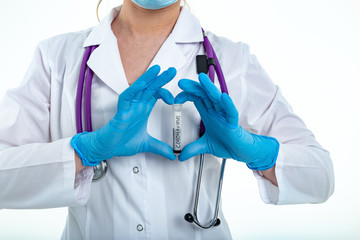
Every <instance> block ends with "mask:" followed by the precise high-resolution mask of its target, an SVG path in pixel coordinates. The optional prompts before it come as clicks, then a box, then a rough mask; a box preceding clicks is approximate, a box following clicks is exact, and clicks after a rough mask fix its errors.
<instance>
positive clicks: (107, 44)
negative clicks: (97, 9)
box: [83, 7, 129, 94]
mask: <svg viewBox="0 0 360 240" xmlns="http://www.w3.org/2000/svg"><path fill="white" fill-rule="evenodd" d="M120 8H121V7H117V8H114V9H113V10H112V11H111V12H110V13H109V14H108V15H107V16H106V17H105V18H104V20H102V21H101V22H100V24H99V25H98V26H96V27H95V28H94V29H93V30H92V32H91V33H90V34H89V36H88V37H87V39H86V40H85V42H84V45H83V47H87V46H93V45H99V47H98V48H97V49H95V50H94V52H93V53H92V54H91V56H90V58H89V60H88V62H87V65H88V66H89V67H90V68H91V70H93V71H94V73H95V74H96V75H97V76H98V77H99V78H100V79H101V80H102V81H103V82H104V83H105V84H106V85H108V86H109V87H110V88H111V89H113V90H114V91H115V92H116V93H117V94H120V93H121V92H122V91H124V90H125V89H126V88H127V87H129V84H128V82H127V79H126V75H125V72H124V69H123V66H122V63H121V58H120V54H119V48H118V45H117V39H116V37H115V35H114V34H113V32H112V30H111V23H112V21H113V20H114V18H115V17H116V16H117V15H118V13H119V11H120Z"/></svg>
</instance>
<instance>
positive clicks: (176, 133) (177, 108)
mask: <svg viewBox="0 0 360 240" xmlns="http://www.w3.org/2000/svg"><path fill="white" fill-rule="evenodd" d="M172 108H173V112H174V128H173V151H174V153H181V108H182V104H173V105H172Z"/></svg>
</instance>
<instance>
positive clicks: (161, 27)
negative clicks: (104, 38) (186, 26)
mask: <svg viewBox="0 0 360 240" xmlns="http://www.w3.org/2000/svg"><path fill="white" fill-rule="evenodd" d="M179 14H180V1H178V2H176V3H174V4H172V5H170V6H168V7H165V8H162V9H159V10H148V9H144V8H141V7H140V6H138V5H136V4H135V3H133V2H132V1H131V0H124V3H123V5H122V7H121V10H120V13H119V15H118V16H117V17H116V19H115V20H114V21H113V23H112V29H113V31H114V32H115V35H117V34H120V35H122V34H124V35H125V34H126V35H125V36H154V37H156V36H160V35H162V36H163V35H169V34H170V33H171V31H172V29H173V27H174V25H175V23H176V20H177V19H178V17H179ZM124 35H123V36H124Z"/></svg>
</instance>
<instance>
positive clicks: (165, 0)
mask: <svg viewBox="0 0 360 240" xmlns="http://www.w3.org/2000/svg"><path fill="white" fill-rule="evenodd" d="M132 1H133V2H134V3H136V4H137V5H139V6H140V7H142V8H146V9H152V10H156V9H161V8H164V7H167V6H170V5H171V4H173V3H176V2H177V1H178V0H132Z"/></svg>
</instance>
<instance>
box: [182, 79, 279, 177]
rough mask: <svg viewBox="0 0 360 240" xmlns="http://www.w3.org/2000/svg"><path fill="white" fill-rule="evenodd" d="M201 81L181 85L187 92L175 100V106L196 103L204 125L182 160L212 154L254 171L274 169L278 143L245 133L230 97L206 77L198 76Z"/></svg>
mask: <svg viewBox="0 0 360 240" xmlns="http://www.w3.org/2000/svg"><path fill="white" fill-rule="evenodd" d="M199 81H200V83H198V82H195V81H192V80H188V79H182V80H180V81H179V87H180V88H181V89H182V90H184V91H182V92H181V93H179V94H178V95H177V96H176V98H175V103H184V102H186V101H192V102H194V104H195V106H196V108H197V110H198V111H199V113H200V116H201V119H202V121H203V122H204V125H205V133H204V135H203V136H202V137H201V138H199V139H198V140H196V141H195V142H193V143H190V144H188V145H186V146H185V147H184V148H183V150H182V151H181V154H180V155H179V160H180V161H185V160H186V159H189V158H191V157H193V156H196V155H199V154H201V153H209V154H212V155H214V156H217V157H220V158H232V159H235V160H238V161H241V162H245V163H246V164H247V166H248V167H249V168H250V169H253V170H267V169H270V168H272V167H273V166H274V165H275V161H276V159H277V155H278V152H279V142H278V141H277V140H276V139H275V138H272V137H267V136H260V135H256V134H252V133H249V132H248V131H246V130H245V129H243V128H242V127H241V126H240V125H239V124H238V121H239V116H238V112H237V110H236V108H235V105H234V104H233V102H232V100H231V98H230V97H229V95H227V94H226V93H221V92H220V91H219V90H218V89H217V87H216V86H215V85H214V84H213V83H212V82H211V80H210V79H209V77H208V76H207V75H206V74H204V73H201V74H199Z"/></svg>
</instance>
